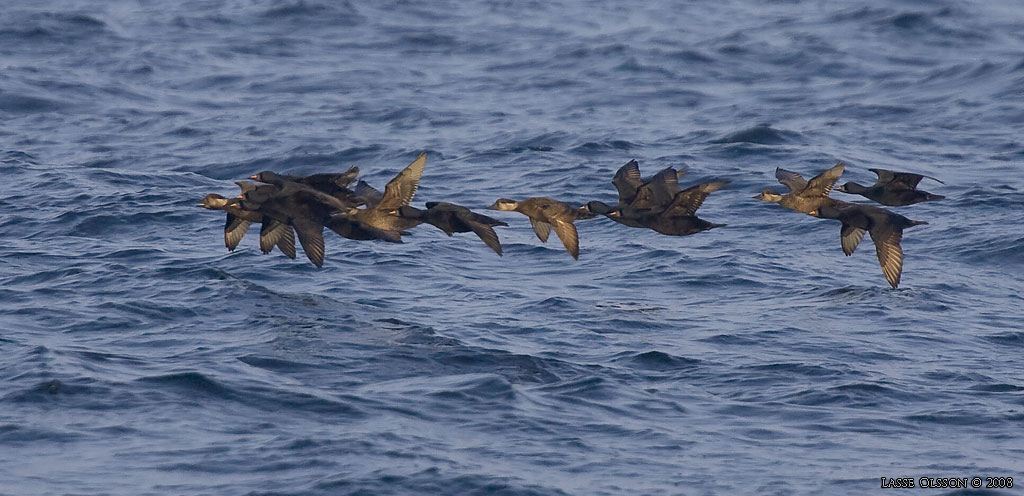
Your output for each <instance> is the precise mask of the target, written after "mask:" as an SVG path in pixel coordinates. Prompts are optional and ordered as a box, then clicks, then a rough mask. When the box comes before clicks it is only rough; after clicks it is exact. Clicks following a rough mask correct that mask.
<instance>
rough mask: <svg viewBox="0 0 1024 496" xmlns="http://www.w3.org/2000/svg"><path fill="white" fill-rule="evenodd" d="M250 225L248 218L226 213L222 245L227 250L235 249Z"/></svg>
mask: <svg viewBox="0 0 1024 496" xmlns="http://www.w3.org/2000/svg"><path fill="white" fill-rule="evenodd" d="M251 225H252V222H250V221H248V220H245V219H242V218H240V217H235V216H234V215H231V214H230V213H229V214H228V218H227V220H226V221H225V222H224V246H226V247H227V249H228V251H235V248H237V247H238V243H240V242H242V238H243V237H245V233H246V232H248V231H249V226H251Z"/></svg>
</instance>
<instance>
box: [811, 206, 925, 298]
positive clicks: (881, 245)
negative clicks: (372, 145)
mask: <svg viewBox="0 0 1024 496" xmlns="http://www.w3.org/2000/svg"><path fill="white" fill-rule="evenodd" d="M810 214H811V215H814V216H817V217H821V218H823V219H835V220H838V221H840V222H842V224H843V226H842V229H841V230H840V231H839V236H840V242H841V244H842V247H843V253H845V254H846V255H847V256H850V255H852V254H853V252H854V250H856V249H857V245H859V244H860V241H861V239H863V238H864V233H865V232H867V233H868V234H870V235H871V241H872V242H874V243H875V254H876V255H877V256H878V263H879V264H880V265H881V266H882V274H884V275H885V279H886V280H887V281H889V284H890V285H891V286H892V287H893V288H896V287H899V284H900V277H901V276H902V274H903V247H902V246H901V245H900V242H901V241H902V240H903V230H904V229H906V228H908V227H913V226H917V225H921V224H927V222H922V221H916V220H910V219H908V218H906V217H904V216H902V215H899V214H896V213H893V212H890V211H888V210H885V209H883V208H879V207H875V206H873V205H860V204H854V203H846V202H842V201H838V200H834V201H832V202H829V203H828V204H825V205H822V206H821V207H820V208H818V209H816V210H814V211H812V212H810Z"/></svg>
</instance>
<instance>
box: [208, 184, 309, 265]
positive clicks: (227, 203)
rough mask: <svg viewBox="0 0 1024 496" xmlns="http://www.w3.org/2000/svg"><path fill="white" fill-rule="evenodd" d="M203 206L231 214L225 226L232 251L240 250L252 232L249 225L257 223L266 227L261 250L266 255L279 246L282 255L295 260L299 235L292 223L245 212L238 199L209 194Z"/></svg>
mask: <svg viewBox="0 0 1024 496" xmlns="http://www.w3.org/2000/svg"><path fill="white" fill-rule="evenodd" d="M199 206H200V207H203V208H207V209H211V210H223V211H224V212H226V213H227V220H226V221H225V223H224V246H226V247H227V249H228V251H234V250H235V248H236V247H238V243H239V242H241V241H242V238H243V237H244V236H245V233H246V232H248V231H249V226H251V225H252V223H254V222H256V223H259V224H261V226H262V227H261V229H260V250H261V251H262V252H263V253H270V251H271V250H272V249H273V247H274V246H275V245H276V246H277V247H278V248H280V250H281V252H282V253H284V254H285V255H287V256H288V257H290V258H293V259H294V258H295V234H294V232H293V231H292V228H291V226H289V225H288V224H284V223H281V222H278V221H275V220H273V219H270V218H267V217H265V216H264V215H263V214H262V213H260V212H258V211H254V210H246V209H244V208H243V206H242V202H241V200H239V199H237V198H224V197H223V196H220V195H218V194H213V193H211V194H209V195H206V197H205V198H203V200H202V201H200V202H199Z"/></svg>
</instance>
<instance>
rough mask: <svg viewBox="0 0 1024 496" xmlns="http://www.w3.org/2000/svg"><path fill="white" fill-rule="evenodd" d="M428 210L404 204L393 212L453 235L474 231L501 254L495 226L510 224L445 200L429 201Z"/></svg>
mask: <svg viewBox="0 0 1024 496" xmlns="http://www.w3.org/2000/svg"><path fill="white" fill-rule="evenodd" d="M426 206H427V208H426V210H421V209H418V208H416V207H411V206H408V205H406V206H403V207H399V208H398V209H396V210H394V211H393V212H392V215H398V216H399V217H403V218H406V219H411V220H417V221H419V222H424V223H427V224H430V225H432V226H434V227H436V228H438V229H440V230H442V231H444V232H445V234H447V235H449V236H451V235H453V234H454V233H457V232H459V233H464V232H473V233H476V235H477V236H479V237H480V239H481V240H482V241H483V242H484V244H486V245H487V246H488V247H490V248H491V249H492V250H494V252H495V253H497V254H498V255H501V254H502V252H501V242H500V241H499V240H498V235H497V233H495V232H494V229H493V227H494V226H507V225H508V224H507V223H505V222H502V221H500V220H498V219H494V218H491V217H488V216H486V215H481V214H478V213H475V212H473V211H471V210H469V209H468V208H466V207H463V206H460V205H455V204H452V203H445V202H427V204H426Z"/></svg>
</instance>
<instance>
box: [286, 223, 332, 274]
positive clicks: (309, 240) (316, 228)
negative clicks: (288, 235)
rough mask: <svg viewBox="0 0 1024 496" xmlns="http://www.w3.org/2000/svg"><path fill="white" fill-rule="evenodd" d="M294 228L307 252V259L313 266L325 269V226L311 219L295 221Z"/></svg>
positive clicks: (303, 248)
mask: <svg viewBox="0 0 1024 496" xmlns="http://www.w3.org/2000/svg"><path fill="white" fill-rule="evenodd" d="M292 227H294V228H295V234H297V235H298V236H299V243H301V244H302V251H304V252H306V258H308V259H309V261H310V262H313V265H316V266H317V267H323V265H324V234H323V230H324V226H323V224H320V223H319V222H313V221H312V220H309V219H293V220H292Z"/></svg>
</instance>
